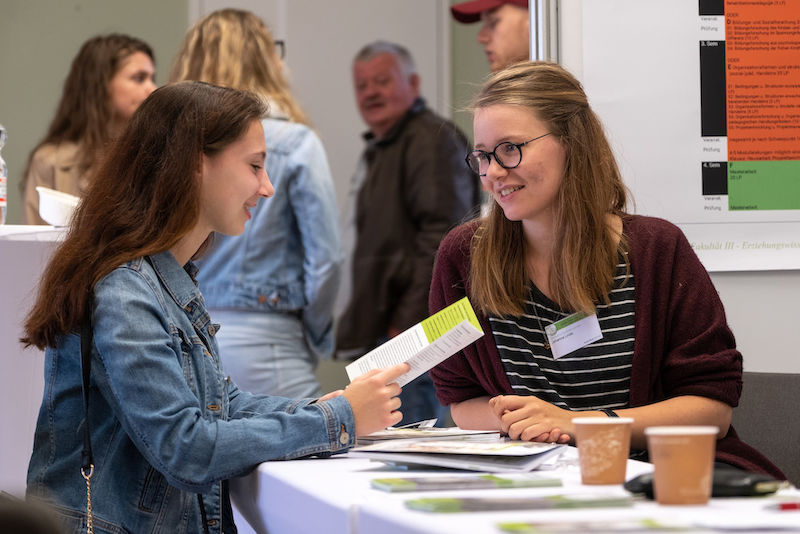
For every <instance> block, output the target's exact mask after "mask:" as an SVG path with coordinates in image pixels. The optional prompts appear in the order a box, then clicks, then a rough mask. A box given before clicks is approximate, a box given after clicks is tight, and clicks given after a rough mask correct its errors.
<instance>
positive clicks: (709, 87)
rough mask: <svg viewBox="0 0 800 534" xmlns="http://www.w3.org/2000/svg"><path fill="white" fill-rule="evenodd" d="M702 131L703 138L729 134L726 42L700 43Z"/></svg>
mask: <svg viewBox="0 0 800 534" xmlns="http://www.w3.org/2000/svg"><path fill="white" fill-rule="evenodd" d="M700 129H701V131H702V135H703V137H722V136H725V135H727V132H728V118H727V102H726V87H725V41H700Z"/></svg>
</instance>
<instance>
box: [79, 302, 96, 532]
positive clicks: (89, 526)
mask: <svg viewBox="0 0 800 534" xmlns="http://www.w3.org/2000/svg"><path fill="white" fill-rule="evenodd" d="M93 300H94V295H93V294H92V293H90V294H89V300H88V307H89V311H88V312H87V313H86V317H85V318H84V321H83V324H82V325H81V378H82V381H81V389H82V391H83V450H82V451H81V476H83V478H84V479H86V532H88V533H89V534H92V532H93V517H92V484H91V479H92V475H93V474H94V456H92V432H91V430H90V428H89V376H90V374H91V369H92V343H93V337H92V304H93Z"/></svg>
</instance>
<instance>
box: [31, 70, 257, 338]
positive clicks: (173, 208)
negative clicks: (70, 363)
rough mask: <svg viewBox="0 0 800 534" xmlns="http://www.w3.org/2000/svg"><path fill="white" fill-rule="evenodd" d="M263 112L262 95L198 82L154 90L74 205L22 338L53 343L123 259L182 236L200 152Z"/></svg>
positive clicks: (190, 223)
mask: <svg viewBox="0 0 800 534" xmlns="http://www.w3.org/2000/svg"><path fill="white" fill-rule="evenodd" d="M266 112H267V109H266V106H265V104H264V103H263V101H262V100H261V99H260V98H259V97H257V96H256V95H253V94H250V93H247V92H244V91H238V90H235V89H230V88H223V87H217V86H214V85H210V84H206V83H202V82H183V83H178V84H171V85H167V86H165V87H162V88H160V89H157V90H156V91H154V92H153V93H152V94H151V95H150V96H149V97H148V98H147V100H145V101H144V102H143V103H142V105H141V106H140V107H139V109H138V110H136V113H134V115H133V117H132V118H131V121H130V123H129V124H128V126H127V128H126V129H125V131H124V133H123V134H122V136H121V137H120V138H119V139H118V141H116V142H115V144H114V145H113V146H112V147H111V149H110V150H109V152H108V155H107V156H106V158H105V159H104V161H103V163H102V165H101V167H100V168H99V171H98V173H97V175H96V176H95V179H94V181H93V182H92V184H91V185H90V186H89V189H88V191H87V192H86V195H85V196H84V198H83V200H82V201H81V203H80V204H79V205H78V207H77V209H76V212H75V215H74V217H73V220H72V224H71V227H70V230H69V232H68V234H67V236H66V238H65V240H64V242H63V243H62V244H61V246H59V248H58V249H57V250H56V252H55V254H54V255H53V258H52V259H51V260H50V263H49V264H48V266H47V269H46V270H45V272H44V275H43V277H42V280H41V282H40V284H39V293H38V296H37V299H36V303H35V305H34V307H33V309H32V310H31V312H30V314H29V315H28V317H27V319H26V321H25V336H24V337H23V338H22V339H21V340H20V341H21V342H22V343H24V344H25V345H26V346H27V345H35V346H36V347H39V348H40V349H44V348H45V347H52V346H55V344H56V339H57V337H58V336H59V335H61V334H66V333H69V332H72V331H74V330H76V329H77V328H78V327H79V326H80V324H81V323H82V321H83V320H84V318H85V317H86V316H87V313H88V310H89V305H90V302H89V299H88V297H89V296H90V295H91V291H92V289H93V288H94V286H95V284H97V282H98V281H100V279H101V278H103V277H104V276H106V275H107V274H108V273H110V272H111V271H112V270H114V269H115V268H117V267H118V266H120V265H122V264H124V263H125V262H127V261H130V260H132V259H135V258H138V257H142V256H147V255H152V254H156V253H159V252H163V251H165V250H169V249H170V248H172V247H173V246H174V245H175V244H176V243H177V242H178V240H180V239H181V238H182V237H183V236H184V235H186V234H187V233H188V232H189V231H190V230H191V229H192V228H193V227H194V225H195V224H196V223H197V220H198V217H199V213H200V176H201V169H202V159H203V158H202V156H203V155H206V156H212V155H214V154H217V153H219V152H220V151H221V150H223V149H224V148H225V147H226V146H228V145H229V144H231V143H232V142H234V141H236V140H237V139H239V138H240V137H241V136H242V135H244V134H245V132H246V131H247V129H248V128H249V127H250V125H251V124H252V121H253V120H260V119H261V118H263V117H264V115H266Z"/></svg>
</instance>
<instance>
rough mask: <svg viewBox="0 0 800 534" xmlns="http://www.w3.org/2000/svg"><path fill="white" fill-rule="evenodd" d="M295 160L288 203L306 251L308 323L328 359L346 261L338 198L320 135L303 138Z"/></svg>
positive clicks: (313, 340) (305, 313) (320, 352)
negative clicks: (340, 233)
mask: <svg viewBox="0 0 800 534" xmlns="http://www.w3.org/2000/svg"><path fill="white" fill-rule="evenodd" d="M292 161H293V164H294V179H293V180H292V181H291V182H290V184H289V190H288V193H289V202H291V204H292V209H293V211H294V213H295V214H296V215H297V226H298V228H299V230H300V236H301V242H302V243H303V247H304V249H305V256H304V258H303V272H304V275H305V276H304V281H305V297H306V308H305V310H303V322H304V324H305V326H306V329H307V332H308V335H309V336H310V337H311V339H310V340H309V341H310V342H311V345H312V346H315V347H319V350H318V351H317V352H318V355H319V356H323V357H327V356H328V355H330V354H332V353H333V304H334V302H335V300H336V292H337V291H338V289H339V279H340V270H341V261H342V257H341V255H342V252H341V243H340V238H339V226H338V219H339V215H338V212H337V208H336V194H335V192H334V190H333V179H332V178H331V172H330V169H329V167H328V160H327V158H326V157H325V150H324V149H323V147H322V143H321V142H320V140H319V138H318V137H317V136H316V135H314V134H313V133H312V134H311V135H308V136H306V137H305V138H304V139H303V142H302V144H300V145H298V146H297V147H296V150H295V151H294V152H293V153H292Z"/></svg>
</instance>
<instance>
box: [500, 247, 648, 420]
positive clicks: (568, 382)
mask: <svg viewBox="0 0 800 534" xmlns="http://www.w3.org/2000/svg"><path fill="white" fill-rule="evenodd" d="M625 278H626V274H625V264H624V263H623V262H622V261H620V263H619V264H618V265H617V270H616V273H615V278H614V289H613V290H612V291H611V294H610V295H609V298H610V301H611V302H610V304H608V305H606V304H601V305H598V306H597V319H598V321H599V323H600V330H601V331H602V333H603V337H602V338H601V339H599V340H597V341H595V342H594V343H590V344H589V345H586V346H585V347H582V348H580V349H578V350H576V351H574V352H571V353H569V354H566V355H564V356H562V357H561V358H559V359H554V358H553V354H552V353H551V352H550V349H549V348H547V336H546V334H545V333H544V331H543V328H547V325H549V324H551V323H553V322H556V321H559V320H561V319H563V318H564V317H568V316H569V315H571V313H567V312H564V311H562V310H561V309H560V308H559V307H558V306H557V305H556V304H555V303H554V302H553V301H551V300H550V299H549V298H547V297H546V296H545V295H544V294H543V293H542V292H541V291H539V289H538V288H537V287H536V286H535V285H534V284H533V283H531V284H530V286H529V288H530V293H529V299H528V300H526V301H525V313H524V315H522V316H521V317H504V318H499V317H494V316H490V317H489V323H490V324H491V327H492V334H493V335H494V340H495V343H496V344H497V349H498V351H499V353H500V358H501V360H502V362H503V367H504V369H505V371H506V374H507V375H508V379H509V381H510V382H511V387H512V388H513V389H514V392H515V393H516V394H517V395H535V396H536V397H538V398H540V399H542V400H544V401H547V402H550V403H552V404H555V405H556V406H559V407H561V408H566V409H570V410H594V409H598V408H624V407H627V406H628V404H629V392H630V379H631V362H632V360H633V342H634V280H633V273H632V272H631V273H629V275H628V277H627V280H626V279H625ZM620 285H622V287H620ZM537 316H538V319H537Z"/></svg>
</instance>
